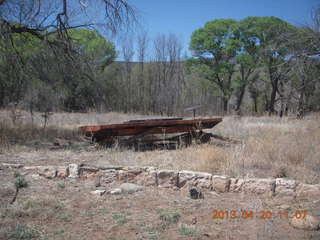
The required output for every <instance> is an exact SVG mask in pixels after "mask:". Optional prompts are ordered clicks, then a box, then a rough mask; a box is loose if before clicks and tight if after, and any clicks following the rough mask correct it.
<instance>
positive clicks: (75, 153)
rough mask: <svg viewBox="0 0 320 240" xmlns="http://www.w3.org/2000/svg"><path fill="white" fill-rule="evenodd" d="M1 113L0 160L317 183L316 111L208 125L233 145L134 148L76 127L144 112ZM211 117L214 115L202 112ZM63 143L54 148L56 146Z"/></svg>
mask: <svg viewBox="0 0 320 240" xmlns="http://www.w3.org/2000/svg"><path fill="white" fill-rule="evenodd" d="M12 115H13V113H12V112H11V111H1V112H0V118H1V119H2V120H1V123H0V133H1V134H0V136H1V137H0V152H1V155H0V160H1V161H7V162H21V163H29V164H43V165H44V164H50V165H58V164H63V163H65V162H87V163H88V162H90V163H99V164H112V165H130V166H131V165H132V166H157V167H160V168H165V169H179V170H180V169H184V170H197V171H205V172H210V173H214V174H220V175H221V174H225V175H229V176H232V177H238V176H247V177H287V178H292V179H296V180H300V181H302V182H305V183H320V176H319V171H320V151H319V147H320V115H319V114H313V115H310V116H307V117H306V118H305V119H303V120H297V119H295V118H290V117H286V118H282V119H280V118H278V117H241V118H239V117H232V116H228V117H225V118H224V120H223V122H222V123H220V124H219V125H217V126H216V127H215V128H213V129H212V130H210V131H211V132H212V133H215V134H219V135H222V136H225V137H229V138H232V139H236V140H239V143H237V144H227V143H224V142H219V141H216V140H214V141H212V142H210V143H209V144H205V145H196V144H194V145H192V146H191V147H188V148H181V149H178V150H174V151H172V150H157V151H147V152H134V151H131V150H120V149H103V148H99V147H95V146H93V145H90V143H89V142H88V141H87V140H85V139H84V137H83V136H82V135H81V134H80V133H79V132H78V130H77V127H79V126H81V125H90V124H103V123H106V124H108V123H119V122H123V121H126V120H130V119H143V118H151V117H159V116H142V115H137V114H121V113H112V112H111V113H106V114H98V113H55V114H53V115H52V116H51V117H50V119H49V121H48V125H47V126H46V128H45V129H44V128H43V118H42V117H41V115H40V114H35V116H34V120H33V124H32V121H31V118H30V115H29V114H28V113H27V112H23V111H21V112H19V114H16V115H18V117H16V118H15V124H14V123H13V121H12V119H13V116H12ZM203 117H212V116H203ZM57 143H58V145H63V146H64V147H62V148H59V147H56V148H55V147H54V145H57Z"/></svg>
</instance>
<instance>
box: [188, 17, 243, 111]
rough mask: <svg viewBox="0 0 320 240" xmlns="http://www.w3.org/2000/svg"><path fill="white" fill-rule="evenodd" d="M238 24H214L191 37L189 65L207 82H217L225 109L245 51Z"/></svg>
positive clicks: (225, 21)
mask: <svg viewBox="0 0 320 240" xmlns="http://www.w3.org/2000/svg"><path fill="white" fill-rule="evenodd" d="M239 37H240V36H239V32H238V23H237V21H235V20H233V19H220V20H214V21H210V22H208V23H206V24H205V26H204V27H203V28H200V29H198V30H196V31H195V32H194V33H193V34H192V37H191V44H190V50H191V51H192V52H193V58H192V59H191V60H189V63H188V65H189V66H191V67H192V68H193V70H195V71H198V73H199V74H200V75H201V76H202V77H203V78H205V79H208V80H210V81H211V82H212V83H214V84H215V85H216V86H217V87H218V89H219V90H220V93H221V95H222V98H223V103H224V110H225V111H227V110H228V102H229V99H230V97H231V95H232V92H233V88H232V77H233V74H234V72H235V65H236V56H237V53H238V51H240V50H241V40H240V38H239Z"/></svg>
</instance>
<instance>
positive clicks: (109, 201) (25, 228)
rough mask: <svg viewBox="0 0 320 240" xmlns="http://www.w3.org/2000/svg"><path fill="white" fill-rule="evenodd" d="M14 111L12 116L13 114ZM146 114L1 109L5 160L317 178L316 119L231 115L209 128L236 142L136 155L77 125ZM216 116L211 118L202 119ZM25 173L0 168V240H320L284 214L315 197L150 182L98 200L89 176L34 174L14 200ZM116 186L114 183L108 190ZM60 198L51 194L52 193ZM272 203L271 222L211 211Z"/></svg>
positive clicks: (0, 150)
mask: <svg viewBox="0 0 320 240" xmlns="http://www.w3.org/2000/svg"><path fill="white" fill-rule="evenodd" d="M14 114H15V115H16V116H14ZM151 117H159V116H141V115H137V114H121V113H107V114H98V113H83V114H81V113H55V114H53V115H52V116H51V117H50V119H49V121H48V125H47V126H46V128H44V126H43V117H41V115H40V114H39V113H36V114H35V116H34V119H33V121H31V118H30V116H29V115H28V113H26V112H19V114H18V113H12V112H10V111H1V112H0V118H1V121H0V162H6V163H22V164H25V165H66V164H67V163H90V164H101V165H109V164H111V165H128V166H156V167H159V168H163V169H179V170H180V169H181V170H182V169H183V170H197V171H205V172H210V173H214V174H218V175H224V174H225V175H229V176H232V177H266V178H273V177H286V178H290V179H296V180H300V181H302V182H305V183H319V182H320V177H319V170H320V153H319V146H320V115H318V114H313V115H310V116H307V117H306V118H305V119H303V120H297V119H294V118H282V119H279V118H277V117H241V118H239V117H233V116H228V117H225V118H224V120H223V122H222V123H220V124H219V125H217V126H216V127H215V128H213V129H212V130H211V131H212V133H215V134H219V135H222V136H225V137H229V138H232V139H235V140H238V141H237V143H226V142H222V141H218V140H212V141H211V142H210V143H209V144H204V145H197V144H193V145H192V146H190V147H188V148H180V149H177V150H156V151H145V152H136V151H133V150H123V149H118V148H114V149H105V148H101V147H99V146H96V145H93V144H91V143H90V142H89V141H87V140H86V139H85V138H84V136H82V135H81V133H80V132H79V131H78V129H77V127H79V126H81V125H88V124H103V123H117V122H122V121H125V120H130V119H141V118H151ZM203 117H211V116H203ZM17 177H18V178H19V173H17V172H16V170H14V169H4V168H3V169H1V168H0V183H1V184H0V239H41V240H45V239H46V240H48V239H49V240H57V239H58V240H60V239H61V240H62V239H68V240H69V239H71V240H72V239H74V240H79V239H83V240H86V239H108V240H109V239H111V240H123V239H133V240H141V239H150V240H152V239H159V240H160V239H194V240H195V239H221V240H225V239H228V240H231V239H240V240H247V239H266V240H267V239H299V240H300V239H319V237H320V235H319V234H320V232H319V231H305V230H299V229H295V228H293V227H292V226H291V225H290V224H289V220H288V219H282V218H281V215H279V213H280V212H281V211H283V210H288V211H289V212H290V214H291V215H292V214H293V213H294V211H296V210H302V209H307V210H309V209H311V210H317V209H319V201H308V199H302V200H301V199H300V200H297V199H281V198H276V197H275V198H273V197H266V198H262V197H260V196H256V195H247V194H240V193H225V194H217V193H214V192H205V193H204V199H198V200H192V199H190V197H189V194H188V191H186V190H175V189H161V188H156V187H145V188H144V190H143V191H141V192H138V193H135V194H132V195H109V194H105V195H103V196H102V197H98V196H93V195H92V194H91V193H90V191H92V190H95V189H96V187H95V183H94V181H92V180H75V179H73V180H72V179H55V180H48V179H45V178H40V179H38V178H34V177H33V176H32V175H30V174H29V175H26V176H25V180H26V182H27V183H28V186H27V187H26V188H23V189H21V190H20V193H19V195H18V197H17V201H15V203H14V204H9V202H10V201H11V199H12V197H13V196H14V193H15V190H14V183H15V182H16V181H17ZM111 187H114V186H108V188H111ZM53 196H54V197H53ZM240 209H242V210H243V209H245V210H249V209H250V210H252V211H254V212H255V213H256V214H258V215H259V213H261V211H263V210H265V209H267V210H269V211H271V212H272V214H273V215H272V218H270V219H264V220H262V219H257V218H255V219H242V218H238V219H224V220H219V219H212V215H213V210H230V211H231V210H237V211H238V210H239V211H240Z"/></svg>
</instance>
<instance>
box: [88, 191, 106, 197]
mask: <svg viewBox="0 0 320 240" xmlns="http://www.w3.org/2000/svg"><path fill="white" fill-rule="evenodd" d="M105 192H106V190H94V191H91V194H94V195H98V196H102V195H103V194H105Z"/></svg>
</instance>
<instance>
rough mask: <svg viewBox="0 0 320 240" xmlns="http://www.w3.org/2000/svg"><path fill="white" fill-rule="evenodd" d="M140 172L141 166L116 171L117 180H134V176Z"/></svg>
mask: <svg viewBox="0 0 320 240" xmlns="http://www.w3.org/2000/svg"><path fill="white" fill-rule="evenodd" d="M140 173H142V169H141V168H131V169H130V168H129V169H128V170H120V171H118V180H119V181H120V182H135V178H136V177H137V176H138V175H139V174H140Z"/></svg>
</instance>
